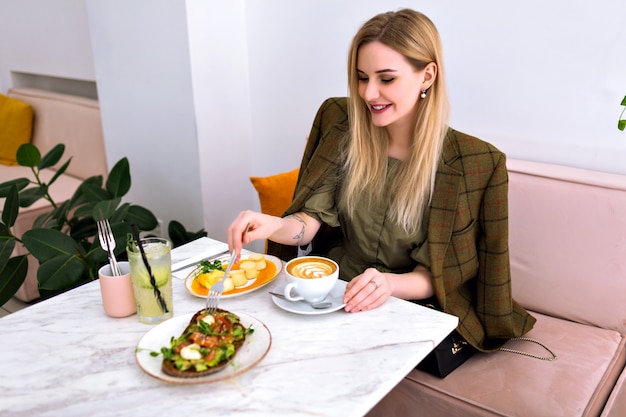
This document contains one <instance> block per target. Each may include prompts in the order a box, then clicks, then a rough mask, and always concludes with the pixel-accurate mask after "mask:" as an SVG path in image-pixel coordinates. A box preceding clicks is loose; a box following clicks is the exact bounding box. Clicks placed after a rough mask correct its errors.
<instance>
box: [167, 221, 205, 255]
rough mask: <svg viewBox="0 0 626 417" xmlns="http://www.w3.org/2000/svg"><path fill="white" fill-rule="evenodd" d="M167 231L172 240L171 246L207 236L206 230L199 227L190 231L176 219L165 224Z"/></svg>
mask: <svg viewBox="0 0 626 417" xmlns="http://www.w3.org/2000/svg"><path fill="white" fill-rule="evenodd" d="M167 233H168V235H169V237H170V240H171V241H172V246H173V247H175V248H176V247H178V246H181V245H184V244H185V243H188V242H191V241H192V240H196V239H198V238H201V237H203V236H207V232H206V230H204V229H200V230H198V231H197V232H190V231H188V230H187V229H185V226H183V225H182V224H181V223H180V222H178V221H176V220H172V221H170V224H169V225H168V226H167Z"/></svg>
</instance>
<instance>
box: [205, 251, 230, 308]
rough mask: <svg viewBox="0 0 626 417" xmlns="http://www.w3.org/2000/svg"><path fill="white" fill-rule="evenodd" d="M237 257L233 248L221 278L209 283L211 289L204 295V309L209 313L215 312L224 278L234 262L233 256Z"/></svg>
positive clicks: (222, 288)
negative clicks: (211, 283)
mask: <svg viewBox="0 0 626 417" xmlns="http://www.w3.org/2000/svg"><path fill="white" fill-rule="evenodd" d="M236 257H237V251H236V250H234V251H233V254H232V255H231V256H230V261H228V267H226V272H224V275H223V276H222V279H220V280H219V281H217V282H216V283H215V284H213V285H211V289H210V290H209V293H208V294H207V296H206V307H205V310H206V311H207V313H209V314H215V312H216V311H217V307H218V305H219V304H220V298H222V292H223V291H224V280H225V279H226V277H228V273H229V272H230V269H231V268H232V267H233V264H234V263H235V258H236Z"/></svg>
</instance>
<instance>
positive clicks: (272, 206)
mask: <svg viewBox="0 0 626 417" xmlns="http://www.w3.org/2000/svg"><path fill="white" fill-rule="evenodd" d="M299 172H300V169H298V168H296V169H294V170H293V171H289V172H282V173H280V174H276V175H272V176H269V177H250V182H252V185H253V186H254V189H255V190H256V191H257V193H258V194H259V202H260V203H261V212H263V213H265V214H271V215H272V216H280V215H282V214H283V213H284V212H285V210H287V207H289V205H290V204H291V199H292V198H293V192H294V190H295V189H296V181H297V180H298V173H299Z"/></svg>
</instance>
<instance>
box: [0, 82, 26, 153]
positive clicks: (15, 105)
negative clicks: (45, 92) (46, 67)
mask: <svg viewBox="0 0 626 417" xmlns="http://www.w3.org/2000/svg"><path fill="white" fill-rule="evenodd" d="M32 131H33V108H32V107H31V106H30V104H26V103H24V102H22V101H19V100H15V99H14V98H11V97H7V96H5V95H2V94H0V163H2V164H4V165H17V160H16V159H15V155H16V154H17V149H18V148H19V147H20V146H21V145H23V144H24V143H28V142H30V138H31V135H32Z"/></svg>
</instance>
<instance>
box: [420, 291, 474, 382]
mask: <svg viewBox="0 0 626 417" xmlns="http://www.w3.org/2000/svg"><path fill="white" fill-rule="evenodd" d="M413 302H415V303H417V304H420V305H423V306H424V307H428V308H432V309H434V310H438V311H441V308H439V303H438V302H437V299H436V298H435V296H432V297H430V298H427V299H425V300H413ZM474 353H476V348H475V347H474V346H472V345H470V344H469V343H467V341H466V340H465V339H464V338H463V336H461V335H460V334H459V332H457V331H456V330H453V331H452V333H450V334H449V335H448V336H446V338H445V339H443V341H442V342H441V343H439V345H437V347H436V348H435V349H434V350H433V351H432V352H430V353H429V354H428V356H426V357H425V358H424V359H423V360H422V361H421V362H420V363H419V364H418V365H417V366H416V368H417V369H419V370H421V371H424V372H428V373H429V374H432V375H435V376H438V377H440V378H444V377H446V376H447V375H448V374H449V373H450V372H452V371H454V370H455V369H456V368H458V367H459V366H461V365H462V364H463V363H464V362H465V361H466V360H468V359H469V358H471V357H472V355H473V354H474Z"/></svg>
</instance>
